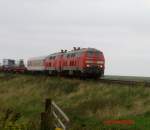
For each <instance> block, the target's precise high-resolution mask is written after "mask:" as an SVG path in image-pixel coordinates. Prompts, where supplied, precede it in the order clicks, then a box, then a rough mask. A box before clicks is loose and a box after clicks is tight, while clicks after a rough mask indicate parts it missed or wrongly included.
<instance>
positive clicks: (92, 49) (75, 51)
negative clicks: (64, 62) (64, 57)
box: [67, 48, 100, 53]
mask: <svg viewBox="0 0 150 130" xmlns="http://www.w3.org/2000/svg"><path fill="white" fill-rule="evenodd" d="M85 51H100V50H97V49H95V48H81V49H79V50H78V49H77V50H71V51H68V52H67V53H80V52H85Z"/></svg>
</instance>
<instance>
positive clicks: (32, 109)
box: [0, 74, 150, 130]
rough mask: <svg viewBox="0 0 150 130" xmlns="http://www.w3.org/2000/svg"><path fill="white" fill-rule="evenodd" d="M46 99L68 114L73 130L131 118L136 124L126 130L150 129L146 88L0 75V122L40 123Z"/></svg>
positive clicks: (149, 95)
mask: <svg viewBox="0 0 150 130" xmlns="http://www.w3.org/2000/svg"><path fill="white" fill-rule="evenodd" d="M45 98H52V99H53V100H54V101H55V102H56V103H57V104H58V105H59V106H60V107H61V108H62V109H63V110H64V111H65V112H66V113H67V115H68V116H69V118H70V119H71V121H72V128H73V129H75V130H77V129H78V130H80V129H82V128H85V129H86V130H92V129H95V130H96V129H98V128H100V127H104V126H103V123H102V122H103V121H105V120H110V119H133V120H135V125H134V126H129V127H131V128H128V129H133V128H135V127H137V128H136V129H139V130H141V129H144V130H149V129H150V88H148V87H147V88H145V87H143V86H136V87H133V88H132V87H129V86H126V85H114V84H113V85H109V84H104V83H100V82H99V81H94V80H85V81H81V80H78V79H66V78H60V77H47V76H31V75H17V74H16V75H12V74H7V75H6V74H0V104H1V105H0V120H1V121H2V120H4V117H6V115H8V114H9V115H10V116H9V119H7V120H10V121H14V122H17V123H27V122H29V121H37V122H39V119H40V113H41V112H42V111H43V110H44V108H43V107H44V100H45ZM9 111H11V112H10V113H9ZM112 127H113V126H112ZM115 127H117V126H115ZM119 127H126V126H119Z"/></svg>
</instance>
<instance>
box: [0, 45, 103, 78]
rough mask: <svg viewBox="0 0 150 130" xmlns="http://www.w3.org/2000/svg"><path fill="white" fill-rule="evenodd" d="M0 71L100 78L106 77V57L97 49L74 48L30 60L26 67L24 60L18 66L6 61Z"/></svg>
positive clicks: (11, 61)
mask: <svg viewBox="0 0 150 130" xmlns="http://www.w3.org/2000/svg"><path fill="white" fill-rule="evenodd" d="M0 70H1V71H4V72H6V71H7V72H17V73H25V72H30V73H44V74H48V75H62V76H76V77H90V78H100V77H102V76H104V71H105V57H104V54H103V52H102V51H100V50H98V49H95V48H80V47H74V48H73V49H72V50H70V51H67V50H61V51H60V52H57V53H53V54H50V55H47V56H42V57H34V58H30V59H28V60H27V65H26V66H25V65H24V62H23V60H20V61H19V64H18V65H16V64H15V63H14V61H13V60H8V59H7V60H6V59H5V60H3V65H2V67H1V69H0Z"/></svg>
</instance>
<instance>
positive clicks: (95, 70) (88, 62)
mask: <svg viewBox="0 0 150 130" xmlns="http://www.w3.org/2000/svg"><path fill="white" fill-rule="evenodd" d="M104 70H105V58H104V55H103V52H101V51H99V50H97V49H92V48H88V49H87V50H86V51H85V58H84V70H83V73H84V74H85V75H86V76H89V77H102V76H103V75H104Z"/></svg>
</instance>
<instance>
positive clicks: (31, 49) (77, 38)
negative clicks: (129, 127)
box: [0, 0, 150, 76]
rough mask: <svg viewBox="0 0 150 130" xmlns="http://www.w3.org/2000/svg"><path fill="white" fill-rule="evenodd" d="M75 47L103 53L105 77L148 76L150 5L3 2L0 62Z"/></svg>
mask: <svg viewBox="0 0 150 130" xmlns="http://www.w3.org/2000/svg"><path fill="white" fill-rule="evenodd" d="M73 46H80V47H93V48H97V49H100V50H102V51H103V52H104V54H105V58H106V74H112V75H115V74H117V75H136V76H150V1H149V0H0V59H3V58H25V59H27V58H28V57H33V56H43V55H46V54H50V53H53V52H56V51H59V50H60V49H71V48H72V47H73Z"/></svg>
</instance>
